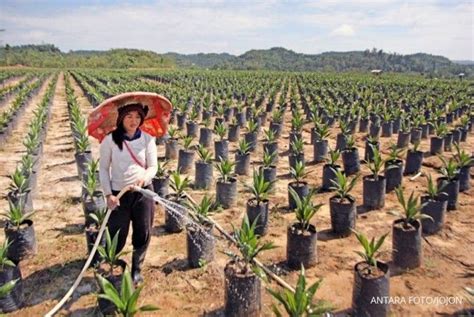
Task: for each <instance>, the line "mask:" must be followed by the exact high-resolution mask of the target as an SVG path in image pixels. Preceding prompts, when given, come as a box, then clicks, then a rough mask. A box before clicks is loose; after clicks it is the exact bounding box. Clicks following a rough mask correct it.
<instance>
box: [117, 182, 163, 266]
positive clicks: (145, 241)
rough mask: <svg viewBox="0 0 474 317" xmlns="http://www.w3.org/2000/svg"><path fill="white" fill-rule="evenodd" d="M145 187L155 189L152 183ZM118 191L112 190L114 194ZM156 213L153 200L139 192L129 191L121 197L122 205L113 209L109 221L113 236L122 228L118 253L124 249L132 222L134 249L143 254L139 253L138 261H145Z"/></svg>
mask: <svg viewBox="0 0 474 317" xmlns="http://www.w3.org/2000/svg"><path fill="white" fill-rule="evenodd" d="M145 188H147V189H151V190H153V188H152V185H149V186H147V187H145ZM118 193H119V192H118V191H112V194H113V195H117V194H118ZM154 214H155V206H154V202H153V200H151V199H148V198H146V197H144V196H143V195H142V194H140V193H139V192H132V191H128V192H126V193H125V194H124V195H123V196H122V197H121V198H120V206H118V207H117V208H115V209H114V210H113V211H112V214H111V215H110V218H109V223H108V228H109V232H110V237H111V238H113V237H114V236H115V234H116V233H117V231H119V230H120V232H119V238H118V244H117V253H118V252H120V251H122V250H123V247H124V246H125V242H126V240H127V236H128V230H129V228H130V222H132V228H133V232H132V245H133V251H134V253H135V252H139V253H140V255H141V256H140V255H139V257H140V258H141V259H139V260H138V259H137V261H139V262H143V259H144V258H145V252H146V249H147V248H148V245H149V244H150V236H151V228H152V227H153V217H154ZM134 260H135V259H134Z"/></svg>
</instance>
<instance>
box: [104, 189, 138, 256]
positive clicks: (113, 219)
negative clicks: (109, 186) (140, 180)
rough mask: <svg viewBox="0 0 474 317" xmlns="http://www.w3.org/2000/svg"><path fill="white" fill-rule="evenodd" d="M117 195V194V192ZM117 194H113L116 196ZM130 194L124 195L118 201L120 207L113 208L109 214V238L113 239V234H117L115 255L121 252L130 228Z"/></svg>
mask: <svg viewBox="0 0 474 317" xmlns="http://www.w3.org/2000/svg"><path fill="white" fill-rule="evenodd" d="M117 193H118V192H117ZM117 193H113V194H114V195H116V194H117ZM132 198H133V197H132V195H131V193H125V195H123V196H122V198H121V199H120V206H118V207H117V208H115V209H114V210H113V211H112V213H111V214H110V218H109V222H108V225H107V227H108V228H109V233H110V237H111V238H112V239H113V238H114V236H115V234H116V233H117V232H118V231H119V230H120V232H119V238H118V243H117V251H116V252H117V253H119V252H120V251H122V250H123V248H124V246H125V242H126V241H127V236H128V230H129V228H130V215H131V211H132V210H131V200H132Z"/></svg>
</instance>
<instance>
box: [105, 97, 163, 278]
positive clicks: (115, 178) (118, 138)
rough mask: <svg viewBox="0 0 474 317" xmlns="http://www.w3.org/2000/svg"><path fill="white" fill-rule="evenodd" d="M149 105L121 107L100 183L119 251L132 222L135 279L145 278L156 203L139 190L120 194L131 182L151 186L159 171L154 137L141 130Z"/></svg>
mask: <svg viewBox="0 0 474 317" xmlns="http://www.w3.org/2000/svg"><path fill="white" fill-rule="evenodd" d="M147 113H148V107H147V106H143V105H142V104H139V103H134V104H129V105H125V106H121V107H120V108H119V109H118V118H117V128H116V129H115V130H114V131H113V132H111V133H109V134H108V135H107V136H106V137H105V138H104V140H103V141H102V143H101V145H100V168H99V173H100V182H101V184H102V187H103V190H104V194H105V196H106V198H107V206H108V207H109V208H110V209H113V211H112V214H111V215H110V219H109V222H108V228H109V232H110V235H111V236H112V237H113V236H114V235H115V234H116V233H117V232H119V238H118V245H117V252H120V251H121V250H122V249H123V247H124V246H125V242H126V240H127V235H128V230H129V227H130V222H131V223H132V228H133V233H132V245H133V255H132V278H133V281H134V283H136V284H137V283H140V282H142V281H143V278H142V276H141V267H142V264H143V261H144V259H145V253H146V250H147V248H148V245H149V243H150V232H151V228H152V225H153V216H154V203H153V201H152V200H150V199H147V198H146V197H144V196H143V195H142V194H140V193H139V192H133V191H128V192H126V193H125V194H124V195H123V196H122V197H121V198H120V200H119V199H117V194H118V193H119V191H120V190H121V189H123V188H124V187H126V186H129V185H137V186H141V187H145V188H148V189H153V188H152V185H151V183H152V179H153V177H154V176H155V174H156V171H157V165H158V164H157V150H156V144H155V138H154V137H152V136H150V135H149V134H147V133H145V132H143V131H141V130H140V126H141V125H142V124H143V121H144V120H145V117H146V115H147Z"/></svg>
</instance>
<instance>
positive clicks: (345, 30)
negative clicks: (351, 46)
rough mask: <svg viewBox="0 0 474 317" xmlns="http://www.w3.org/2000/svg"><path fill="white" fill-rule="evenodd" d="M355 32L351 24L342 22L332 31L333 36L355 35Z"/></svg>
mask: <svg viewBox="0 0 474 317" xmlns="http://www.w3.org/2000/svg"><path fill="white" fill-rule="evenodd" d="M354 34H355V31H354V28H353V27H352V26H350V25H349V24H342V25H341V26H339V27H338V28H336V29H334V30H332V32H331V35H333V36H354Z"/></svg>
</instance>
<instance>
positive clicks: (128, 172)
mask: <svg viewBox="0 0 474 317" xmlns="http://www.w3.org/2000/svg"><path fill="white" fill-rule="evenodd" d="M123 142H127V143H128V146H129V147H130V150H132V151H133V153H134V155H135V157H136V158H137V159H138V160H139V161H140V162H141V163H143V164H145V166H146V169H145V168H143V167H141V166H140V165H138V164H137V163H136V162H135V161H134V160H133V158H132V156H131V155H130V153H129V152H128V150H127V148H126V146H125V144H123V149H122V151H120V149H119V148H118V146H117V144H115V142H114V141H113V139H112V134H109V135H107V136H106V137H105V138H104V140H103V141H102V143H101V144H100V164H99V175H100V183H101V184H102V189H103V191H104V195H109V194H112V190H116V191H120V190H121V189H122V188H124V187H125V186H128V185H132V184H134V183H135V182H136V181H138V180H140V179H144V180H145V185H149V184H151V182H152V179H153V177H154V176H155V174H156V171H157V169H158V167H157V166H158V155H157V150H156V143H155V138H154V137H152V136H151V135H149V134H147V133H145V132H143V131H142V132H141V136H140V137H139V138H138V139H135V140H133V141H126V140H124V141H123Z"/></svg>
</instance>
